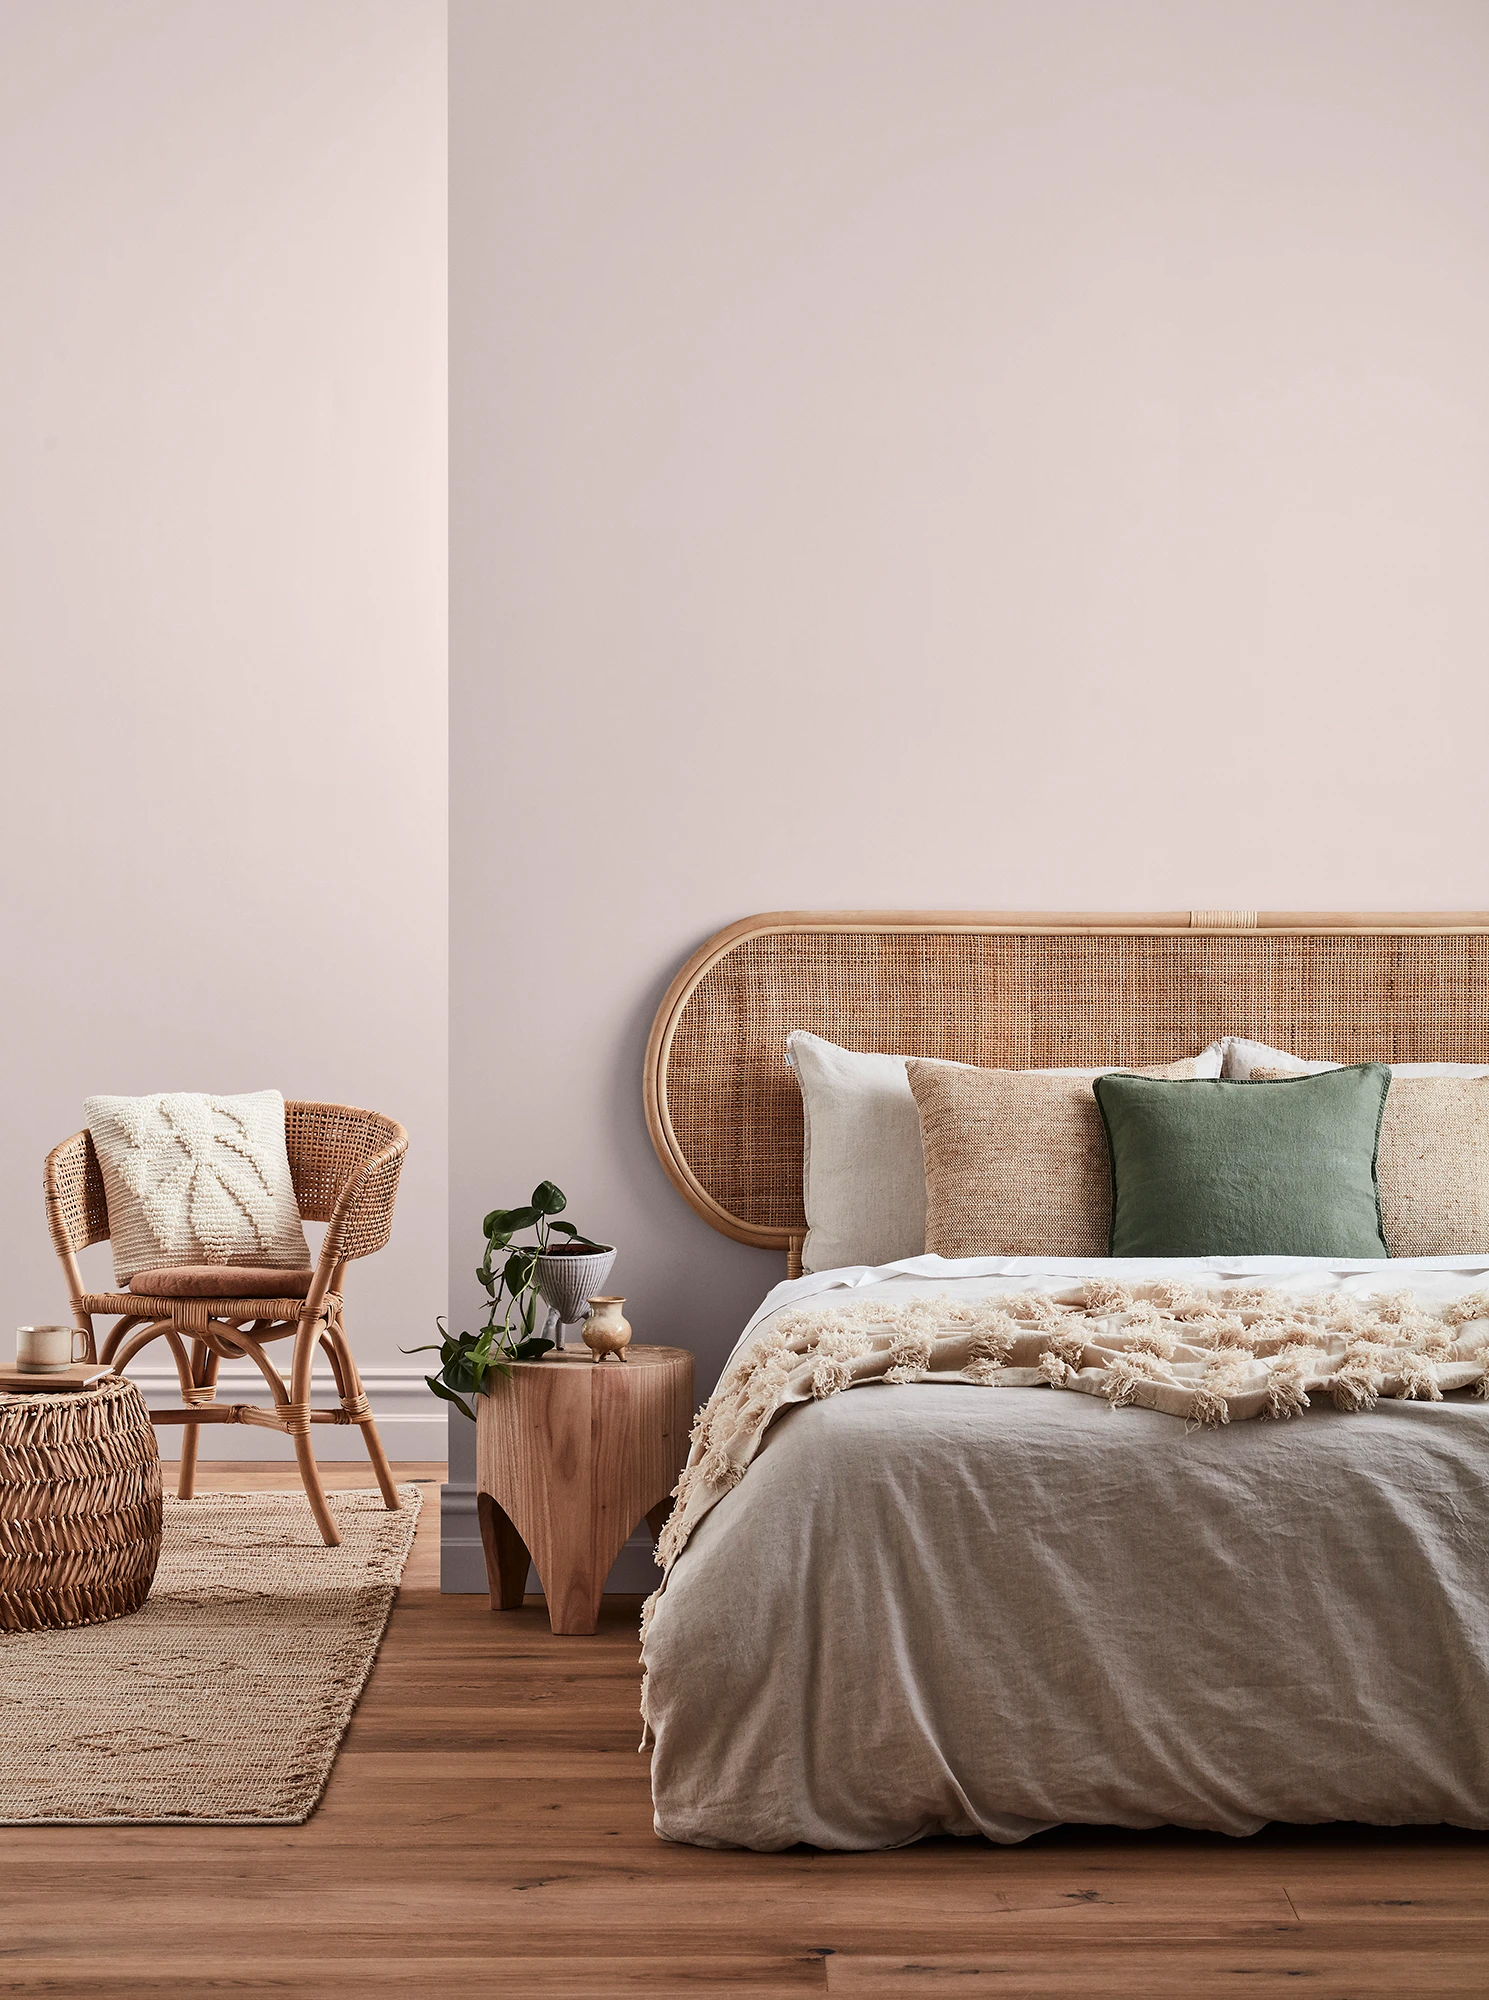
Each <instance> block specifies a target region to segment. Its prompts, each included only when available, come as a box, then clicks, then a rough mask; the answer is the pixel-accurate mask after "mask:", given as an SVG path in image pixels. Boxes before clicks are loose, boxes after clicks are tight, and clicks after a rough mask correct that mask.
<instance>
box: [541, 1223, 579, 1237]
mask: <svg viewBox="0 0 1489 2000" xmlns="http://www.w3.org/2000/svg"><path fill="white" fill-rule="evenodd" d="M548 1233H549V1235H550V1236H577V1235H578V1234H579V1231H578V1230H577V1229H576V1228H575V1227H574V1225H573V1223H572V1222H550V1223H549V1225H548Z"/></svg>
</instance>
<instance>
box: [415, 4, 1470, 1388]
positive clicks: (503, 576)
mask: <svg viewBox="0 0 1489 2000" xmlns="http://www.w3.org/2000/svg"><path fill="white" fill-rule="evenodd" d="M452 37H453V41H452V89H453V95H452V114H453V136H452V146H453V151H452V165H453V188H454V210H453V243H454V249H455V261H454V282H453V292H452V307H453V320H452V343H453V348H452V358H453V368H454V400H453V412H454V422H453V436H452V442H453V452H454V458H453V494H454V503H455V511H454V534H453V545H452V554H453V562H454V569H453V614H454V628H453V680H452V694H453V703H454V738H453V741H454V753H453V764H452V773H453V786H454V793H453V826H454V834H453V852H452V859H453V867H454V899H453V908H454V917H455V927H454V943H453V958H452V964H453V975H454V981H453V986H454V990H453V1001H452V1028H453V1036H454V1045H453V1075H454V1078H455V1104H454V1137H453V1145H452V1196H451V1204H452V1206H451V1227H452V1249H451V1263H452V1271H453V1274H454V1279H455V1283H454V1285H453V1287H452V1290H453V1291H454V1293H455V1295H456V1297H457V1298H458V1299H459V1301H460V1302H461V1303H462V1304H465V1305H468V1303H469V1297H470V1289H471V1286H470V1279H469V1275H468V1274H469V1270H470V1267H471V1266H472V1265H473V1263H474V1261H475V1258H474V1254H473V1253H474V1250H475V1247H476V1245H475V1230H476V1228H477V1226H478V1219H479V1217H480V1215H481V1214H482V1212H483V1210H484V1209H485V1208H487V1207H488V1206H490V1205H491V1204H492V1203H493V1202H495V1201H497V1200H499V1199H501V1200H505V1199H509V1198H511V1197H513V1196H517V1195H521V1194H522V1193H524V1192H525V1191H526V1189H527V1188H528V1187H529V1186H530V1185H531V1183H532V1182H533V1181H534V1180H536V1179H537V1178H538V1176H539V1175H540V1174H551V1175H553V1176H554V1177H555V1178H557V1179H558V1180H559V1181H560V1183H561V1184H562V1185H563V1186H564V1187H565V1188H567V1189H568V1190H569V1191H570V1193H571V1195H572V1196H573V1199H574V1205H575V1208H576V1210H577V1212H578V1214H579V1216H580V1217H581V1218H582V1220H583V1222H584V1223H585V1224H586V1225H587V1226H588V1227H589V1228H590V1229H591V1230H594V1231H596V1232H601V1233H604V1234H605V1235H607V1236H610V1237H612V1238H613V1239H614V1240H616V1241H617V1242H618V1243H619V1244H620V1245H621V1246H622V1254H621V1259H620V1262H619V1264H618V1266H617V1269H616V1273H615V1284H616V1288H617V1289H620V1290H622V1291H624V1292H625V1293H626V1294H627V1295H628V1296H629V1297H630V1299H631V1301H632V1307H633V1311H634V1319H635V1323H636V1326H637V1329H638V1334H639V1337H640V1338H643V1339H651V1340H663V1341H679V1342H683V1343H685V1344H687V1345H689V1346H691V1347H693V1348H695V1349H696V1351H697V1354H698V1357H699V1386H700V1389H703V1388H706V1387H707V1386H708V1385H709V1384H710V1382H711V1381H712V1379H713V1376H714V1372H715V1370H716V1368H717V1366H718V1364H719V1362H720V1360H721V1359H722V1357H723V1355H724V1353H725V1352H726V1351H727V1348H728V1346H729V1345H730V1343H731V1342H732V1340H733V1338H734V1336H735V1334H736V1332H737V1331H738V1328H739V1326H740V1324H741V1322H742V1320H743V1318H744V1316H745V1314H746V1313H747V1312H748V1310H749V1309H750V1307H751V1306H752V1305H753V1304H754V1303H755V1302H756V1300H758V1298H759V1297H760V1295H761V1294H762V1293H763V1292H764V1290H765V1289H766V1287H767V1286H768V1285H770V1284H771V1283H772V1282H773V1281H774V1280H775V1279H776V1278H777V1277H778V1276H779V1275H780V1264H779V1261H778V1260H776V1259H775V1258H773V1257H772V1256H770V1255H768V1254H766V1253H764V1252H758V1251H752V1250H748V1249H744V1248H741V1247H740V1246H738V1245H735V1244H733V1243H729V1242H727V1241H725V1240H724V1239H722V1238H720V1237H718V1236H716V1235H714V1234H713V1233H712V1232H711V1231H710V1230H709V1229H708V1228H707V1227H706V1226H705V1225H704V1223H702V1222H701V1221H700V1220H698V1219H697V1218H696V1217H695V1216H694V1215H693V1214H692V1213H691V1212H690V1211H689V1210H688V1209H687V1208H686V1207H685V1206H684V1204H683V1202H682V1201H681V1199H680V1198H679V1197H678V1196H677V1195H676V1194H675V1192H674V1191H673V1189H672V1188H671V1186H670V1185H669V1183H668V1182H667V1181H666V1180H665V1179H664V1178H663V1175H662V1172H661V1170H660V1168H659V1167H658V1165H657V1163H656V1161H655V1159H654V1157H653V1155H652V1151H651V1148H650V1145H649V1143H648V1141H647V1137H646V1133H645V1129H644V1126H643V1122H642V1113H641V1091H640V1066H641V1054H642V1046H643V1042H644V1039H645V1035H646V1030H647V1025H648V1023H649V1021H650V1019H651V1015H652V1012H653V1009H654V1008H655V1006H656V1004H657V1001H658V999H659V997H660V995H661V993H662V990H663V988H664V987H665V985H666V983H667V981H668V979H669V977H670V976H671V974H672V972H673V971H674V970H675V968H676V966H677V965H678V963H679V962H680V961H681V959H682V958H683V957H684V956H686V954H687V953H689V952H690V951H691V950H692V949H693V948H694V947H695V946H696V945H697V944H698V942H699V941H700V940H701V939H702V938H703V937H705V936H706V935H708V934H709V933H710V932H712V931H713V930H715V929H716V928H718V927H719V926H720V925H722V924H724V923H726V922H728V921H729V920H730V919H732V918H735V917H737V916H740V915H742V914H745V913H747V912H749V911H753V910H759V909H771V908H779V907H782V906H787V907H797V908H801V907H808V908H810V907H819V908H830V907H834V906H855V907H869V908H872V907H900V908H913V907H917V906H919V907H939V908H956V907H964V908H979V907H981V908H988V907H993V908H1021V907H1023V908H1029V907H1033V908H1043V909H1060V908H1079V909H1087V910H1090V909H1102V908H1110V909H1124V908H1126V909H1145V908H1185V907H1190V906H1192V905H1200V906H1205V907H1214V906H1226V905H1239V906H1259V907H1263V908H1274V909H1275V908H1286V907H1302V908H1327V907H1351V908H1386V909H1403V908H1413V907H1438V908H1442V907H1450V908H1451V907H1482V906H1483V905H1485V904H1486V903H1489V876H1486V870H1485V860H1484V835H1485V831H1486V814H1485V779H1484V773H1483V740H1484V733H1485V725H1486V722H1489V672H1486V662H1489V566H1486V561H1485V551H1486V549H1489V368H1486V365H1485V357H1486V355H1489V228H1486V217H1489V116H1486V105H1489V10H1486V9H1485V8H1484V7H1483V6H1482V5H1479V4H1458V0H1286V3H1285V4H1268V0H1117V4H1113V0H1058V4H1044V0H810V4H805V5H804V4H801V0H749V4H742V0H628V4H626V5H625V6H615V5H613V4H611V0H546V4H544V5H542V6H532V5H529V4H526V0H520V4H519V3H518V0H510V3H509V4H495V5H493V4H491V0H455V5H454V7H453V10H452Z"/></svg>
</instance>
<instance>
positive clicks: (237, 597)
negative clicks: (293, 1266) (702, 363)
mask: <svg viewBox="0 0 1489 2000" xmlns="http://www.w3.org/2000/svg"><path fill="white" fill-rule="evenodd" d="M0 188H3V189H4V190H5V194H4V199H3V201H0V289H3V300H0V467H3V474H0V608H3V609H0V653H3V659H4V673H3V689H0V703H3V710H0V726H3V755H4V786H3V797H0V813H3V824H4V853H5V857H6V865H5V872H4V891H3V893H4V930H3V938H4V945H5V971H4V1016H3V1018H4V1024H5V1051H6V1143H5V1145H4V1147H3V1149H0V1176H3V1184H0V1251H3V1257H0V1262H3V1268H4V1271H5V1276H6V1293H5V1306H4V1310H5V1311H6V1312H7V1313H8V1314H9V1316H10V1317H9V1322H8V1324H11V1325H13V1324H14V1323H15V1322H16V1321H18V1320H23V1319H51V1318H56V1317H58V1316H62V1317H65V1316H66V1311H65V1309H66V1296H65V1293H64V1292H62V1291H61V1289H60V1285H59V1276H58V1272H57V1266H56V1262H55V1259H54V1257H53V1255H52V1251H51V1246H50V1243H49V1241H48V1238H47V1234H46V1228H45V1223H44V1218H43V1211H42V1201H41V1165H42V1159H43V1157H44V1155H45V1153H46V1151H47V1150H48V1148H49V1147H50V1146H51V1145H52V1144H53V1143H55V1141H57V1140H58V1139H60V1138H62V1137H63V1136H64V1135H65V1134H67V1133H69V1132H72V1131H75V1130H76V1129H77V1127H78V1126H79V1125H80V1124H81V1122H82V1110H81V1106H82V1099H83V1097H84V1096H85V1094H87V1093H88V1092H90V1091H110V1090H112V1091H122V1092H135V1091H150V1090H161V1089H198V1090H201V1089H209V1090H226V1091H233V1090H243V1089H254V1088H262V1087H263V1086H265V1085H274V1086H277V1087H278V1088H280V1089H282V1090H283V1091H284V1092H285V1093H286V1095H290V1096H308V1097H327V1098H333V1099H343V1100H350V1101H351V1102H353V1103H365V1104H371V1105H373V1106H376V1107H377V1108H379V1109H382V1110H386V1111H389V1112H391V1113H393V1114H394V1115H396V1116H397V1117H399V1118H401V1119H402V1120H403V1122H404V1123H405V1124H406V1125H407V1126H408V1127H409V1129H410V1131H411V1133H412V1135H413V1148H412V1151H411V1153H410V1155H409V1163H408V1169H407V1174H406V1177H405V1183H404V1189H403V1192H402V1194H401V1196H400V1203H399V1216H398V1221H397V1228H396V1231H395V1235H394V1239H393V1243H392V1245H391V1246H390V1248H389V1249H388V1250H387V1251H385V1252H384V1253H383V1254H382V1255H381V1256H380V1257H379V1258H377V1259H376V1260H375V1262H374V1263H373V1264H369V1265H367V1266H365V1267H362V1268H361V1269H359V1270H357V1271H355V1272H354V1274H353V1279H352V1282H351V1285H350V1287H349V1291H348V1313H349V1318H350V1319H352V1320H353V1321H354V1332H355V1335H356V1337H357V1341H358V1347H359V1352H360V1354H361V1355H362V1356H363V1358H364V1359H365V1360H366V1361H367V1362H368V1363H369V1376H370V1386H371V1388H372V1393H373V1400H374V1403H375V1404H377V1405H378V1407H379V1409H380V1412H381V1413H382V1414H383V1415H385V1416H386V1417H387V1418H388V1419H389V1420H390V1427H389V1429H388V1430H387V1433H386V1434H387V1435H388V1437H389V1443H390V1448H391V1449H392V1450H393V1452H394V1455H395V1456H397V1455H399V1453H400V1452H402V1453H404V1454H405V1455H413V1454H412V1453H411V1452H410V1447H412V1448H413V1452H414V1453H416V1452H417V1451H419V1450H420V1449H422V1450H423V1451H424V1452H425V1453H428V1452H429V1451H431V1450H432V1449H437V1447H438V1442H439V1439H440V1437H441V1435H442V1426H440V1425H439V1424H438V1423H437V1421H433V1422H432V1421H431V1417H432V1415H433V1411H434V1409H435V1407H436V1406H435V1405H434V1404H433V1401H432V1399H429V1398H428V1397H427V1394H426V1392H424V1391H423V1389H422V1387H421V1385H420V1381H419V1364H418V1363H416V1362H413V1361H409V1360H408V1359H407V1358H406V1357H404V1356H402V1355H401V1354H400V1353H399V1347H400V1346H401V1345H404V1346H406V1345H411V1344H412V1343H413V1342H414V1341H415V1340H416V1339H421V1338H424V1337H426V1329H427V1328H428V1327H429V1325H430V1324H431V1321H432V1318H433V1315H434V1313H435V1312H436V1311H437V1310H438V1309H439V1307H440V1304H441V1302H442V1297H443V1291H444V1279H445V1268H444V1216H445V1166H446V1156H445V1104H446V1070H445V1023H446V1011H445V913H446V902H445V856H446V826H445V806H446V795H445V755H446V731H445V633H444V590H445V519H444V445H445V327H444V312H445V241H444V223H445V20H444V8H443V6H442V5H441V4H438V0H253V4H252V5H245V4H241V0H46V4H44V5H34V6H21V5H12V6H8V7H5V8H4V9H3V10H0ZM91 1260H92V1267H93V1270H94V1272H95V1274H96V1276H97V1277H100V1278H101V1277H103V1276H104V1275H105V1274H106V1273H107V1271H108V1262H107V1254H106V1253H105V1252H93V1253H91ZM0 1337H3V1336H0ZM159 1359H160V1361H162V1362H166V1363H167V1365H168V1358H167V1357H166V1356H165V1355H164V1352H163V1350H162V1351H160V1352H159ZM421 1410H427V1412H428V1414H427V1415H426V1414H421ZM337 1435H338V1437H339V1435H340V1434H337ZM240 1436H241V1437H245V1438H247V1440H248V1442H249V1446H250V1449H249V1452H248V1455H249V1456H264V1455H267V1453H268V1452H269V1451H271V1450H272V1449H273V1447H274V1445H275V1443H276V1442H277V1441H276V1440H273V1439H272V1438H270V1437H269V1436H268V1434H266V1433H264V1432H259V1431H256V1432H252V1433H241V1434H240V1433H237V1432H232V1431H229V1432H223V1431H216V1432H212V1431H209V1432H208V1433H207V1434H206V1442H204V1445H203V1449H204V1451H211V1450H214V1449H217V1450H220V1449H223V1448H224V1446H225V1445H226V1444H228V1443H231V1442H234V1441H237V1439H238V1438H239V1437H240Z"/></svg>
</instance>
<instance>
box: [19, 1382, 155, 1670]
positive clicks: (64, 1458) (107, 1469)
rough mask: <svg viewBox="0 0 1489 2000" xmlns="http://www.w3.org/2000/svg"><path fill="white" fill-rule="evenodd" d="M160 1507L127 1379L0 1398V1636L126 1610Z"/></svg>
mask: <svg viewBox="0 0 1489 2000" xmlns="http://www.w3.org/2000/svg"><path fill="white" fill-rule="evenodd" d="M160 1509H161V1502H160V1456H159V1453H158V1452H157V1450H156V1448H155V1431H154V1428H153V1426H152V1425H151V1422H150V1413H149V1411H148V1410H147V1409H146V1408H145V1401H144V1398H143V1397H142V1396H141V1394H140V1392H139V1390H138V1389H136V1388H135V1387H134V1385H133V1383H131V1382H125V1381H122V1380H121V1379H120V1378H119V1377H117V1376H109V1377H105V1378H104V1380H103V1381H102V1382H101V1383H100V1384H99V1386H98V1387H97V1388H95V1389H86V1390H83V1391H81V1392H78V1393H72V1394H58V1395H50V1396H48V1395H25V1396H7V1397H5V1398H3V1399H0V1631H6V1632H24V1631H37V1630H41V1629H43V1628H48V1627H52V1626H58V1625H93V1624H96V1623H98V1622H99V1621H100V1620H102V1619H105V1618H118V1617H121V1616H122V1615H123V1614H124V1613H125V1612H126V1611H138V1609H139V1608H140V1606H141V1605H142V1604H143V1603H144V1601H145V1599H146V1597H147V1596H148V1595H149V1591H150V1581H151V1579H152V1577H153V1576H154V1575H155V1565H156V1563H157V1561H158V1560H159V1557H160V1521H161V1511H160Z"/></svg>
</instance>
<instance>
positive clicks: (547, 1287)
mask: <svg viewBox="0 0 1489 2000" xmlns="http://www.w3.org/2000/svg"><path fill="white" fill-rule="evenodd" d="M614 1262H615V1248H614V1245H613V1244H609V1243H602V1244H601V1245H600V1247H599V1249H597V1250H559V1249H556V1248H552V1247H550V1248H549V1249H548V1250H546V1251H544V1253H543V1255H542V1256H541V1257H540V1258H539V1259H538V1262H537V1268H536V1270H535V1271H534V1273H533V1281H534V1283H535V1284H536V1285H537V1288H538V1296H539V1298H540V1299H542V1301H543V1303H544V1305H546V1306H547V1307H548V1308H549V1309H550V1311H551V1312H553V1313H556V1314H557V1319H556V1320H555V1321H554V1324H553V1328H552V1330H551V1331H552V1332H555V1333H556V1332H557V1331H558V1330H559V1329H560V1328H562V1327H566V1326H573V1325H574V1323H575V1321H576V1320H581V1319H583V1318H584V1315H585V1313H586V1312H587V1311H588V1309H589V1307H588V1301H589V1297H590V1294H591V1293H592V1292H598V1291H601V1290H602V1289H603V1288H604V1284H605V1280H606V1279H607V1278H608V1277H609V1276H610V1266H611V1265H612V1264H613V1263H614Z"/></svg>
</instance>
